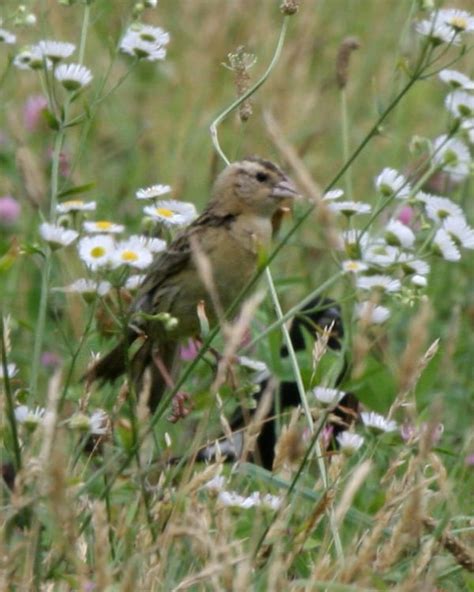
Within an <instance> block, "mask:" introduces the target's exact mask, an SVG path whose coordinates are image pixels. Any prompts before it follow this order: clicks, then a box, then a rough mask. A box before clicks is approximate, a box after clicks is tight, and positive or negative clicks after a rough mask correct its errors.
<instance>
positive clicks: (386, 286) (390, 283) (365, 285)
mask: <svg viewBox="0 0 474 592" xmlns="http://www.w3.org/2000/svg"><path fill="white" fill-rule="evenodd" d="M356 285H357V287H358V288H359V289H360V290H383V291H384V292H398V291H399V290H400V288H401V287H402V286H401V283H400V280H398V279H396V278H392V277H390V276H389V275H367V276H359V277H358V278H357V283H356Z"/></svg>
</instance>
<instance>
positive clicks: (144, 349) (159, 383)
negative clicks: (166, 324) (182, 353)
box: [84, 332, 178, 412]
mask: <svg viewBox="0 0 474 592" xmlns="http://www.w3.org/2000/svg"><path fill="white" fill-rule="evenodd" d="M136 338H137V334H136V333H134V332H130V333H129V335H127V337H126V338H124V339H122V340H121V341H120V342H119V343H118V344H117V345H116V346H115V347H114V349H113V350H112V351H110V352H109V353H108V354H106V355H105V356H104V357H102V358H100V360H98V361H97V362H96V363H95V364H94V365H93V366H92V367H91V368H89V370H88V371H87V372H86V374H85V375H84V380H85V381H86V383H88V384H90V383H92V382H95V381H96V380H98V381H101V382H113V381H114V380H116V379H117V378H119V376H121V375H122V374H125V373H126V371H127V366H128V363H127V357H128V355H129V353H128V349H129V347H130V346H131V345H132V343H133V342H134V341H135V339H136ZM177 349H178V348H177V343H176V342H172V341H169V342H167V343H164V344H160V345H159V347H158V348H157V347H155V345H154V343H153V340H152V339H145V341H144V343H143V344H142V345H141V346H140V347H139V348H138V350H137V351H136V353H135V354H134V355H133V357H132V359H131V360H130V375H131V380H132V382H133V385H134V388H135V393H136V395H137V396H139V395H140V393H141V392H142V389H143V387H144V379H145V371H146V370H147V368H149V370H150V378H151V384H150V396H149V400H148V405H149V407H150V411H151V412H153V411H154V410H155V409H156V408H157V406H158V404H159V402H160V401H161V398H162V396H163V393H164V391H165V390H166V387H167V386H169V384H170V381H171V374H172V369H173V365H174V361H175V358H176V352H177Z"/></svg>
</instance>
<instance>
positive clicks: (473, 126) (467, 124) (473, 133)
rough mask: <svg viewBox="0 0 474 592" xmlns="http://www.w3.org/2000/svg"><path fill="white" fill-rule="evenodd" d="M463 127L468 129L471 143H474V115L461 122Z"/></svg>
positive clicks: (468, 137)
mask: <svg viewBox="0 0 474 592" xmlns="http://www.w3.org/2000/svg"><path fill="white" fill-rule="evenodd" d="M461 129H463V130H465V131H466V133H467V139H468V142H469V144H474V117H472V118H471V119H465V120H464V121H463V122H462V123H461Z"/></svg>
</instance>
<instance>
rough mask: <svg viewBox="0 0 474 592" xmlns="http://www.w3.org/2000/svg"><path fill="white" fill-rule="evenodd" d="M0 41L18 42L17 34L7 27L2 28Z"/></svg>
mask: <svg viewBox="0 0 474 592" xmlns="http://www.w3.org/2000/svg"><path fill="white" fill-rule="evenodd" d="M0 43H6V44H7V45H13V44H14V43H16V35H14V34H13V33H10V31H6V30H5V29H0Z"/></svg>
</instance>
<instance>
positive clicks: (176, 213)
mask: <svg viewBox="0 0 474 592" xmlns="http://www.w3.org/2000/svg"><path fill="white" fill-rule="evenodd" d="M143 211H144V212H145V214H147V215H148V216H150V218H152V219H153V220H155V221H157V222H160V223H162V224H164V225H165V226H185V225H186V224H189V223H190V222H191V221H192V220H194V218H195V217H196V208H195V207H194V205H193V204H192V203H185V202H180V201H174V200H169V201H160V202H157V203H156V204H155V205H154V206H146V207H145V208H144V210H143Z"/></svg>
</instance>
